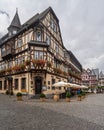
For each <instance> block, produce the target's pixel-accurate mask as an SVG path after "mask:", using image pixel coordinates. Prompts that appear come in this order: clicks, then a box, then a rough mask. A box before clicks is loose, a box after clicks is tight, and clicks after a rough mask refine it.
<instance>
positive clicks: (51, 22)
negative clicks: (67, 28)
mask: <svg viewBox="0 0 104 130" xmlns="http://www.w3.org/2000/svg"><path fill="white" fill-rule="evenodd" d="M50 26H51V28H52V30H53V31H54V32H57V25H56V24H55V21H54V20H53V19H51V20H50Z"/></svg>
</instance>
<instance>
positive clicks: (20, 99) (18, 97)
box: [16, 92, 22, 101]
mask: <svg viewBox="0 0 104 130" xmlns="http://www.w3.org/2000/svg"><path fill="white" fill-rule="evenodd" d="M16 96H17V100H18V101H22V93H21V92H18V93H17V94H16Z"/></svg>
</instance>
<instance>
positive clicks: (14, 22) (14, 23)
mask: <svg viewBox="0 0 104 130" xmlns="http://www.w3.org/2000/svg"><path fill="white" fill-rule="evenodd" d="M11 26H13V27H17V28H21V23H20V19H19V16H18V12H17V11H16V14H15V16H14V18H13V20H12V22H11V24H10V26H9V27H11Z"/></svg>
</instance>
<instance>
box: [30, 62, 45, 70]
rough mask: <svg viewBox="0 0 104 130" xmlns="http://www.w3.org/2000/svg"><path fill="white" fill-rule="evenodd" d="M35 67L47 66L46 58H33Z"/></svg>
mask: <svg viewBox="0 0 104 130" xmlns="http://www.w3.org/2000/svg"><path fill="white" fill-rule="evenodd" d="M32 63H33V65H34V67H35V68H36V67H38V68H43V67H44V66H45V63H46V61H45V60H32Z"/></svg>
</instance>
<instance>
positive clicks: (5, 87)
mask: <svg viewBox="0 0 104 130" xmlns="http://www.w3.org/2000/svg"><path fill="white" fill-rule="evenodd" d="M6 89H7V82H6V80H4V90H6Z"/></svg>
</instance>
